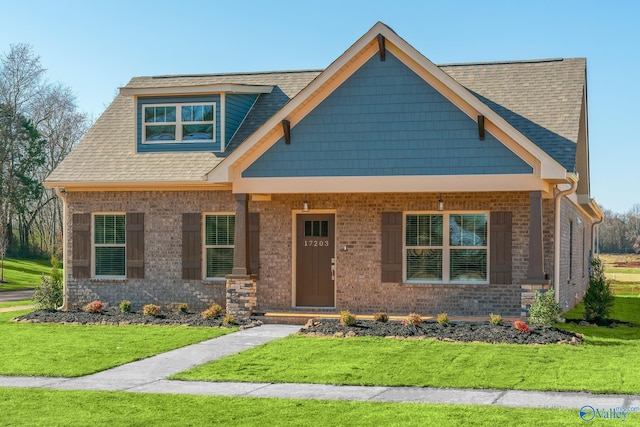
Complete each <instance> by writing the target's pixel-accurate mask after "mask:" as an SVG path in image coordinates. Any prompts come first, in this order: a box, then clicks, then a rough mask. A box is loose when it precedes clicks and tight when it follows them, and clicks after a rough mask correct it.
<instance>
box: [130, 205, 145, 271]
mask: <svg viewBox="0 0 640 427" xmlns="http://www.w3.org/2000/svg"><path fill="white" fill-rule="evenodd" d="M127 277H128V278H129V279H143V278H144V214H143V213H127Z"/></svg>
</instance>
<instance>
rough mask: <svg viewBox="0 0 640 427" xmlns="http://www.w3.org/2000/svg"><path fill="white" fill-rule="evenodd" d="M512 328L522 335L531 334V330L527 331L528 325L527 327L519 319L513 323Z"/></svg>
mask: <svg viewBox="0 0 640 427" xmlns="http://www.w3.org/2000/svg"><path fill="white" fill-rule="evenodd" d="M513 327H514V328H516V329H517V330H519V331H520V332H522V333H524V334H528V333H529V332H531V329H529V325H527V324H526V323H525V322H523V321H522V320H520V319H518V320H516V321H515V322H513Z"/></svg>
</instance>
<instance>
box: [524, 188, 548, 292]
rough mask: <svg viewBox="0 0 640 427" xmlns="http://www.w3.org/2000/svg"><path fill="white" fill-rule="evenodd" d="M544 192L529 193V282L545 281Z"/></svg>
mask: <svg viewBox="0 0 640 427" xmlns="http://www.w3.org/2000/svg"><path fill="white" fill-rule="evenodd" d="M542 233H543V232H542V192H541V191H531V192H530V193H529V268H528V270H527V282H544V281H545V277H544V250H543V245H542V240H543V239H542Z"/></svg>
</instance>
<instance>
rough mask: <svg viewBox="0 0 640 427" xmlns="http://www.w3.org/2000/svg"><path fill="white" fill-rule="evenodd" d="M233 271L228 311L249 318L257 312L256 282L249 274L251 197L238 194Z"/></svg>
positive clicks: (228, 280) (228, 290)
mask: <svg viewBox="0 0 640 427" xmlns="http://www.w3.org/2000/svg"><path fill="white" fill-rule="evenodd" d="M235 199H236V222H235V229H234V233H235V238H234V250H233V270H232V271H231V274H229V275H228V276H227V286H226V291H227V292H226V309H227V313H228V314H232V315H234V316H249V315H251V313H252V312H253V311H254V310H255V308H256V304H257V299H256V280H255V276H253V277H252V276H251V275H250V274H249V197H248V195H247V194H236V195H235Z"/></svg>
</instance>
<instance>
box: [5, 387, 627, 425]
mask: <svg viewBox="0 0 640 427" xmlns="http://www.w3.org/2000/svg"><path fill="white" fill-rule="evenodd" d="M79 402H81V403H82V404H78V403H79ZM0 414H1V415H0V417H1V420H2V424H3V425H11V426H33V425H43V426H44V425H46V426H50V427H55V426H65V427H67V426H70V427H73V426H82V427H84V426H87V425H104V426H106V425H108V426H154V425H162V426H196V425H197V426H200V425H228V426H261V425H273V426H349V427H351V426H367V425H379V426H425V425H433V426H436V425H437V426H461V425H465V426H557V425H584V421H582V420H581V419H580V417H579V415H578V411H577V410H558V409H521V408H505V407H496V406H470V405H434V404H419V403H380V402H344V401H316V400H294V399H260V398H242V397H218V396H180V395H154V394H140V393H123V392H96V391H59V390H39V389H33V390H29V389H16V388H0ZM635 415H637V414H632V415H630V416H629V417H630V418H629V419H627V422H626V423H625V425H631V424H630V423H629V421H631V417H633V416H635Z"/></svg>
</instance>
